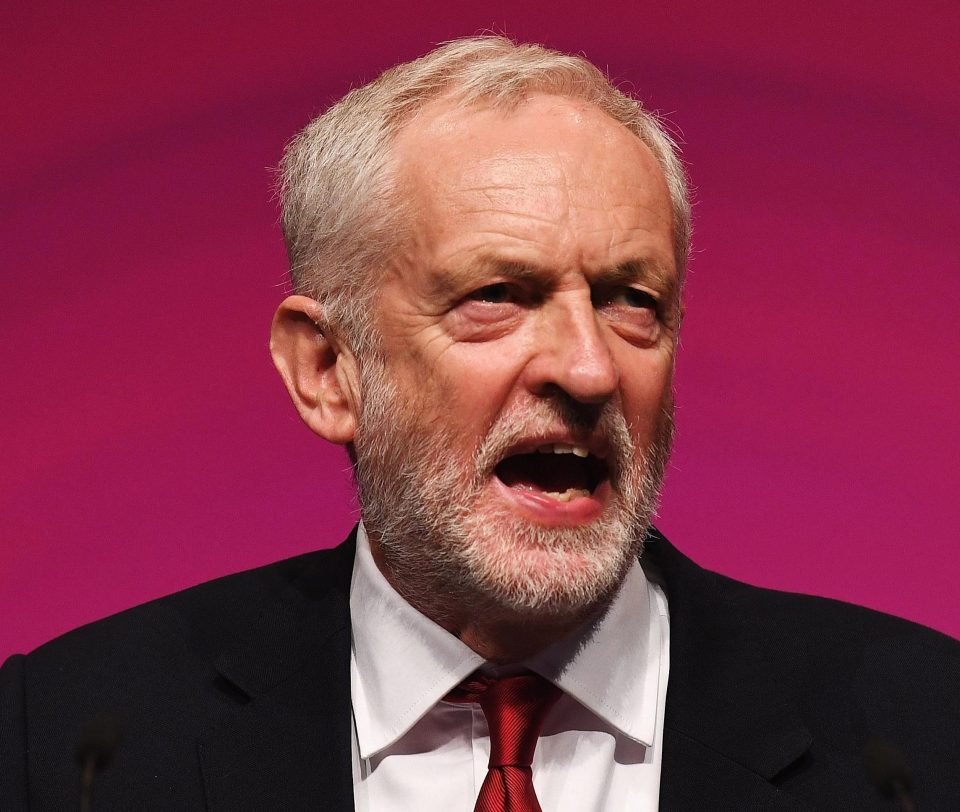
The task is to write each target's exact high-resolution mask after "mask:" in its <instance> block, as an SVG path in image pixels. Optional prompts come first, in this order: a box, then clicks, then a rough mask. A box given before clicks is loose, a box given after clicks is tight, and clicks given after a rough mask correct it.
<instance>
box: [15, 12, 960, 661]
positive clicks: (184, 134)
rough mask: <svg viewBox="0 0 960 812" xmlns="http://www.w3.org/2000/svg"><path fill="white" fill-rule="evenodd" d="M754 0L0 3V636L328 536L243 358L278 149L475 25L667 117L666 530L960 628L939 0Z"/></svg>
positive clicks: (264, 265) (950, 56)
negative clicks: (674, 179) (670, 282)
mask: <svg viewBox="0 0 960 812" xmlns="http://www.w3.org/2000/svg"><path fill="white" fill-rule="evenodd" d="M770 5H771V4H769V3H767V4H761V3H756V4H736V5H723V4H708V3H703V2H702V0H696V1H695V2H691V1H690V0H682V1H678V0H673V1H672V2H670V3H665V4H657V7H656V8H654V7H652V6H651V7H650V8H646V9H645V8H644V7H643V4H638V3H636V2H629V3H597V2H591V3H579V4H566V3H558V2H551V3H542V4H531V3H523V4H520V3H517V4H516V8H514V7H513V6H512V5H511V4H507V3H499V4H498V3H490V4H480V5H474V6H472V7H471V8H470V9H469V10H467V9H466V8H463V9H458V8H456V7H455V6H451V5H450V4H449V3H441V2H432V1H431V2H426V3H424V2H420V3H418V4H409V5H408V4H397V3H390V2H379V3H361V2H351V3H337V4H333V3H329V4H326V6H327V7H325V4H323V3H317V2H309V3H308V2H303V3H275V2H274V3H269V4H266V3H264V4H262V5H260V6H259V7H253V6H252V5H249V6H244V4H243V3H239V4H238V3H236V2H229V3H227V2H224V3H203V2H196V0H193V1H192V2H176V3H159V4H138V3H119V2H118V3H112V4H111V3H96V2H86V3H82V4H75V3H67V2H61V3H40V2H33V3H29V4H21V5H20V6H19V7H18V8H17V9H16V10H15V11H11V10H10V9H8V11H7V13H6V14H5V15H4V18H5V19H4V28H5V31H6V36H5V37H4V41H5V42H4V47H3V49H2V51H0V66H2V70H0V75H2V76H3V77H4V79H3V82H2V83H0V102H2V110H3V116H4V119H5V121H6V123H5V125H4V127H3V129H2V136H0V137H2V150H0V211H2V217H3V244H2V257H0V262H2V265H0V267H2V272H3V275H4V285H3V291H4V295H3V297H2V299H0V340H2V347H3V352H2V355H0V381H2V386H3V390H2V391H3V399H2V403H0V425H2V428H0V432H2V435H0V444H2V445H0V533H2V538H0V618H2V621H0V656H2V655H5V654H7V653H10V652H12V651H15V650H26V649H29V648H31V647H33V646H35V645H37V644H39V643H40V642H42V641H43V640H45V639H47V638H49V637H51V636H53V635H55V634H58V633H60V632H62V631H65V630H67V629H69V628H71V627H73V626H76V625H78V624H80V623H83V622H86V621H89V620H93V619H95V618H98V617H101V616H103V615H106V614H108V613H111V612H114V611H117V610H119V609H122V608H124V607H127V606H129V605H132V604H134V603H138V602H141V601H143V600H146V599H149V598H151V597H155V596H158V595H161V594H164V593H167V592H171V591H173V590H176V589H179V588H181V587H184V586H187V585H190V584H193V583H196V582H199V581H202V580H205V579H208V578H211V577H214V576H216V575H219V574H223V573H227V572H231V571H235V570H239V569H243V568H247V567H252V566H255V565H257V564H260V563H263V562H266V561H270V560H273V559H277V558H281V557H285V556H290V555H293V554H295V553H298V552H300V551H303V550H308V549H311V548H316V547H323V546H329V545H331V544H334V543H336V542H337V541H338V540H340V538H341V537H342V536H343V535H344V534H345V532H346V531H347V529H348V528H349V527H350V525H351V523H352V522H353V521H354V518H355V515H356V514H355V508H354V507H353V504H354V503H353V501H352V500H353V498H352V489H351V486H350V482H349V477H348V475H347V473H346V469H347V461H346V458H345V456H344V455H343V453H342V452H341V451H339V450H336V449H334V448H332V447H329V446H327V445H325V444H324V443H323V442H321V441H320V440H318V439H317V438H315V437H314V436H313V435H312V434H310V433H309V432H308V430H307V429H306V428H305V427H303V426H302V425H301V424H300V422H299V420H298V418H297V417H296V416H295V414H294V411H293V409H292V407H291V406H290V404H289V403H288V402H287V397H286V395H285V393H284V392H283V391H282V388H281V385H280V383H279V380H278V379H276V377H275V374H274V373H273V370H272V367H271V366H270V362H269V359H268V356H267V351H266V341H267V338H266V337H267V329H268V325H269V322H270V317H271V314H272V311H273V308H274V307H275V305H276V303H277V302H278V301H279V300H280V298H281V296H282V294H283V292H284V289H285V287H284V274H285V263H284V260H285V257H284V253H283V248H282V245H281V241H280V235H279V229H278V227H277V225H276V221H277V212H276V206H275V202H274V200H273V199H272V193H271V182H272V181H271V174H270V171H269V170H268V167H270V166H271V165H274V164H275V163H276V161H277V159H278V156H279V155H280V152H281V149H282V147H283V144H284V142H285V140H286V139H287V138H288V137H289V136H290V135H291V134H292V133H293V132H294V131H295V130H296V129H298V128H299V127H300V126H302V125H303V124H305V123H306V122H307V120H308V119H309V118H310V117H311V116H312V115H314V114H316V113H317V112H319V111H320V110H321V109H322V108H324V107H325V106H326V105H327V104H328V103H329V102H330V101H331V100H332V99H334V98H336V97H337V96H339V95H341V94H342V93H343V92H344V91H346V90H347V89H348V88H349V87H350V86H352V85H355V84H357V83H360V82H362V81H364V80H367V79H370V78H372V77H373V76H375V75H376V73H377V72H379V70H381V69H383V68H385V67H387V66H388V65H390V64H391V63H393V62H395V61H397V60H400V59H406V58H409V57H413V56H415V55H417V54H420V53H422V52H423V51H425V50H427V49H428V48H429V47H430V45H431V44H433V43H436V42H438V41H442V40H444V39H449V38H451V37H454V36H459V35H463V34H468V33H474V32H476V31H479V30H481V29H488V28H495V29H498V30H506V31H507V32H508V33H510V34H512V35H514V36H516V37H518V38H520V39H530V40H538V41H542V42H545V43H547V44H549V45H552V46H555V47H559V48H562V49H566V50H574V51H583V52H584V53H585V54H586V55H587V56H588V57H590V58H591V59H593V60H594V61H595V62H597V63H598V64H600V65H601V66H604V67H606V68H608V69H609V72H610V73H611V74H612V75H613V76H614V77H617V78H618V79H620V80H621V81H622V82H623V84H625V85H626V86H627V87H630V88H632V89H634V90H635V91H636V92H637V93H638V94H639V95H640V96H641V98H643V99H644V100H646V101H647V102H648V103H649V104H650V105H652V106H653V107H655V108H657V109H659V110H661V111H664V112H667V113H668V114H669V117H670V118H671V119H672V121H673V122H674V123H675V125H676V128H677V130H678V131H679V132H680V133H681V134H682V141H683V143H684V152H685V155H686V157H687V159H688V161H689V164H690V166H691V171H692V176H693V180H694V183H695V185H696V187H697V194H696V197H697V205H696V210H695V217H696V232H697V233H696V252H695V256H694V259H693V265H692V272H691V276H690V281H689V288H688V315H687V320H686V323H685V325H684V336H683V350H682V355H681V359H680V366H679V380H678V399H679V414H678V419H679V431H680V433H679V439H678V443H677V450H676V455H675V459H674V463H673V465H672V467H671V471H670V474H669V477H668V481H667V489H666V494H665V498H664V505H663V510H662V512H661V513H662V515H661V519H660V522H659V523H660V525H661V527H662V528H663V529H664V531H665V532H666V533H667V534H668V536H670V537H672V538H673V539H674V541H675V542H676V543H677V544H678V545H679V546H680V547H681V548H682V549H684V550H685V551H687V552H688V553H689V554H691V555H692V556H693V557H694V558H696V559H697V560H698V561H700V562H701V563H703V564H705V565H707V566H710V567H713V568H716V569H719V570H722V571H724V572H727V573H730V574H732V575H734V576H736V577H739V578H743V579H746V580H748V581H752V582H755V583H760V584H764V585H768V586H773V587H777V588H782V589H791V590H799V591H804V592H813V593H817V594H822V595H831V596H835V597H840V598H844V599H847V600H852V601H856V602H859V603H864V604H867V605H870V606H873V607H877V608H880V609H883V610H886V611H889V612H893V613H895V614H899V615H903V616H905V617H909V618H912V619H915V620H918V621H921V622H923V623H926V624H929V625H932V626H935V627H937V628H940V629H943V630H945V631H947V632H949V633H952V634H953V635H955V636H960V612H958V608H960V599H958V597H957V586H956V582H957V575H958V570H960V553H958V552H957V550H956V546H955V543H954V540H955V538H956V528H957V526H958V524H960V521H958V520H960V508H958V497H957V493H958V491H960V487H958V486H960V474H958V458H960V429H958V424H957V419H956V415H957V412H958V409H960V385H958V382H960V361H958V352H957V351H958V337H960V332H958V328H957V318H958V313H960V273H958V262H957V256H958V247H957V242H958V237H957V235H958V230H960V222H958V220H960V218H958V209H960V203H958V200H960V158H958V156H960V149H958V140H960V93H958V91H957V87H958V80H960V56H958V54H960V49H958V48H957V46H956V41H957V32H958V30H960V12H958V10H957V9H958V5H957V4H956V3H954V2H952V1H951V2H927V3H923V2H919V3H918V2H914V3H911V4H905V3H904V4H896V5H894V4H891V3H882V2H877V0H848V2H844V3H842V4H838V3H835V2H833V0H831V1H830V2H813V3H810V2H807V3H782V4H773V5H779V6H780V8H779V9H778V10H775V11H773V10H771V9H770V8H769V6H770ZM762 6H764V7H763V8H762ZM837 6H839V7H840V8H837ZM81 8H82V9H83V10H82V11H80V10H78V9H81Z"/></svg>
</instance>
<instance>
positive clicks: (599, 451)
mask: <svg viewBox="0 0 960 812" xmlns="http://www.w3.org/2000/svg"><path fill="white" fill-rule="evenodd" d="M525 48H526V49H528V50H523V49H525ZM437 54H439V55H437ZM432 58H433V59H434V60H435V61H438V62H439V63H440V64H450V65H451V67H450V70H451V71H454V72H456V70H459V71H461V72H462V71H463V70H465V69H466V68H467V67H469V68H470V71H471V75H474V74H475V78H474V83H473V87H474V88H476V87H481V86H483V87H495V85H491V84H489V83H488V84H483V82H482V81H481V79H480V78H476V77H482V76H486V73H484V71H482V70H481V69H480V64H481V63H483V62H484V60H485V59H490V60H492V61H493V62H495V63H497V65H496V66H495V67H496V69H497V70H500V72H501V74H502V72H503V71H502V67H503V66H502V64H500V63H502V62H504V61H506V62H508V63H510V62H511V60H513V62H512V63H511V64H514V63H517V62H522V61H523V60H524V59H531V60H532V59H534V58H536V59H539V60H540V61H541V62H548V63H549V62H552V63H555V67H556V71H557V76H554V75H553V74H552V73H551V72H550V70H548V69H547V67H544V68H543V70H542V72H541V74H536V75H529V76H527V78H526V79H525V80H524V81H522V82H521V81H520V80H519V79H515V80H514V82H513V93H514V94H515V95H510V93H509V92H508V90H507V89H502V92H500V95H487V93H486V91H485V92H484V93H479V92H471V91H469V90H468V88H466V87H465V86H463V85H462V80H461V83H460V84H449V83H448V85H447V86H446V87H445V88H443V89H442V90H441V91H440V92H433V93H432V95H431V96H430V98H429V99H428V100H426V101H424V102H423V103H421V104H419V105H417V106H416V107H415V108H411V109H409V110H407V112H406V114H405V115H404V116H403V119H402V126H399V127H397V128H396V130H395V131H394V132H393V134H392V136H391V138H390V139H389V141H388V147H387V149H386V152H385V154H384V155H383V156H381V157H382V160H381V161H380V165H379V166H380V169H379V173H380V177H381V178H385V179H387V180H388V184H387V186H386V187H384V188H383V189H382V195H381V197H379V198H376V197H375V196H374V195H371V193H370V192H369V191H366V192H363V191H361V190H358V192H357V193H358V195H359V196H360V197H365V198H366V199H368V200H369V199H371V198H372V199H374V201H389V207H390V208H392V209H393V210H395V212H396V214H397V218H396V219H395V220H394V222H395V224H396V225H395V229H396V230H395V232H394V233H391V234H386V233H382V232H378V233H379V235H380V236H379V238H378V239H381V242H380V243H379V245H380V247H381V248H384V247H385V246H387V245H388V244H389V246H390V247H389V250H388V251H387V253H385V254H381V255H380V256H379V258H378V259H377V260H375V261H374V260H370V262H373V264H372V265H367V266H365V267H364V269H363V272H362V279H364V280H367V281H361V280H358V279H353V280H352V281H351V282H350V284H349V285H343V284H341V283H340V282H336V281H329V280H328V282H326V283H324V284H326V285H327V288H328V290H327V292H323V291H322V290H321V287H322V286H321V285H320V284H319V283H317V287H314V288H309V287H308V288H307V289H309V290H310V291H311V293H312V294H313V297H316V299H317V300H319V304H317V303H315V302H314V300H313V298H305V297H302V296H294V297H291V299H288V300H287V302H286V303H285V304H284V305H283V306H281V309H280V311H279V312H278V317H277V320H276V322H275V328H274V341H273V346H274V355H275V359H276V360H277V364H278V367H279V368H280V370H281V373H282V374H283V376H284V378H285V380H286V382H287V384H288V387H289V388H290V391H291V394H292V395H293V397H294V401H295V402H296V403H297V405H298V407H299V409H300V411H301V414H302V415H303V416H304V419H305V420H306V421H307V422H308V424H310V425H311V426H312V427H313V428H314V430H315V431H317V432H318V433H319V434H321V435H322V436H324V437H326V438H327V439H331V440H334V441H337V442H343V443H348V444H351V445H352V447H353V449H354V454H355V459H356V475H357V481H358V484H359V488H360V495H361V505H362V511H363V516H364V521H365V524H366V526H367V528H368V532H369V534H370V537H371V542H372V546H373V549H374V554H375V557H376V558H377V563H378V564H379V565H380V566H381V569H383V570H384V572H385V573H386V574H387V575H388V578H390V579H391V581H392V582H393V583H394V586H395V587H397V588H398V589H399V590H400V591H401V592H402V593H403V594H404V595H405V597H407V598H408V600H410V601H411V602H412V603H414V605H417V606H418V607H419V608H421V609H423V610H424V611H426V613H427V614H429V615H431V616H433V617H434V619H451V618H452V620H451V623H452V624H453V625H456V623H457V622H458V621H457V619H456V618H455V617H453V616H455V615H456V614H457V613H458V612H459V613H460V614H465V615H469V616H474V617H475V616H480V615H485V616H496V615H497V614H498V613H500V614H502V615H504V616H512V617H514V618H517V617H523V616H529V617H534V616H539V617H555V618H559V619H569V618H572V617H576V616H578V615H579V616H583V615H585V614H589V612H590V611H593V610H595V609H596V608H597V607H598V606H600V605H602V604H603V602H604V600H605V599H606V598H607V597H609V595H610V594H612V592H613V590H615V588H616V586H617V585H618V584H619V583H620V580H621V579H622V576H623V574H624V572H625V570H626V568H627V566H628V565H629V562H630V560H631V558H632V557H633V555H634V554H635V553H636V551H637V550H638V547H639V544H640V540H641V538H642V535H643V532H644V530H645V528H646V526H647V522H648V520H649V517H650V515H651V514H652V512H653V510H654V507H655V504H656V497H657V490H658V487H659V482H660V479H661V477H662V473H663V468H664V466H665V463H666V459H667V455H668V451H669V444H670V435H671V430H672V400H671V381H672V371H673V358H674V348H675V343H676V331H677V326H678V321H679V289H680V283H681V264H682V262H683V261H684V260H685V257H686V250H687V249H686V240H687V238H688V231H689V226H688V220H687V219H685V218H687V217H688V215H689V212H688V210H687V208H686V202H685V200H684V199H683V198H682V197H681V198H680V199H679V202H678V198H677V197H676V192H677V190H678V189H679V191H680V192H681V193H682V192H683V178H682V173H681V172H680V169H679V164H678V163H677V162H676V159H675V157H674V156H673V153H672V152H671V151H669V142H668V141H667V140H666V137H665V136H664V135H662V133H660V131H659V130H657V131H656V135H655V136H649V137H648V138H642V137H637V134H636V130H635V129H634V128H628V127H626V126H624V124H623V123H621V121H620V120H619V119H618V118H615V117H612V116H611V114H610V111H609V110H608V107H609V106H610V105H609V104H608V105H607V107H604V106H602V105H601V104H600V102H599V101H598V99H601V98H607V97H609V96H610V94H614V96H615V97H616V98H620V99H623V97H621V96H619V94H617V93H616V91H614V90H612V89H610V88H609V86H608V85H607V84H606V81H605V80H603V84H604V87H605V88H607V90H606V91H605V94H606V95H604V94H603V93H601V92H600V91H599V90H598V89H597V88H596V87H595V86H594V84H591V83H592V82H594V80H596V78H597V77H598V76H599V74H598V73H597V72H596V71H595V69H593V68H592V67H583V66H584V65H586V64H587V63H583V62H582V60H575V59H573V58H570V57H564V56H561V55H554V54H551V53H550V52H545V51H542V50H541V49H536V50H532V51H531V50H529V46H522V47H521V48H517V47H516V46H513V45H511V44H509V43H505V42H504V41H502V40H492V41H487V40H481V41H468V42H466V43H455V44H454V45H451V46H445V49H441V50H440V51H439V52H435V54H434V55H432ZM426 59H427V60H430V59H431V57H427V58H426ZM454 65H455V66H457V67H456V69H455V68H454V67H453V66H454ZM416 66H417V63H413V65H412V66H401V68H397V69H394V71H395V72H398V71H403V70H404V69H406V70H408V71H414V72H416V70H417V69H416ZM514 68H515V69H516V70H519V68H516V64H514ZM574 68H576V70H574ZM421 70H426V69H425V68H424V69H421ZM578 71H579V73H578ZM575 74H576V75H578V76H579V75H581V74H584V75H586V77H587V79H589V80H590V81H589V82H588V81H587V79H582V80H577V81H575V80H574V79H573V78H572V77H573V76H574V75H575ZM442 77H443V74H442V72H440V73H438V74H436V75H435V76H433V79H432V80H431V81H430V82H427V83H426V86H428V87H430V88H433V87H434V86H435V85H436V84H437V83H438V81H439V79H440V78H442ZM501 78H503V77H501ZM535 78H536V81H535ZM601 78H602V77H601ZM397 81H399V80H397V79H396V78H391V73H390V72H388V74H387V75H386V77H381V79H380V80H378V82H380V83H384V84H386V85H391V83H393V84H394V85H395V84H396V82H397ZM424 81H425V80H424ZM506 81H507V80H506V79H504V82H506ZM578 82H579V83H578ZM375 84H376V83H375ZM381 90H382V89H381ZM394 91H396V87H394ZM574 91H576V92H574ZM365 92H366V93H367V96H369V95H370V94H371V93H372V91H368V90H367V89H366V88H362V89H361V90H360V91H355V94H356V93H359V94H364V93H365ZM411 92H412V91H409V90H408V91H407V93H408V94H409V93H411ZM491 92H492V91H491ZM353 95H354V94H351V96H353ZM404 98H406V96H404ZM350 100H351V97H350V96H348V97H347V99H345V100H344V102H341V105H343V104H345V103H347V102H350ZM360 101H362V99H361V100H360ZM360 101H358V100H357V99H354V100H353V104H354V106H355V105H357V104H360ZM397 104H399V102H396V101H395V102H394V105H395V106H396V105H397ZM630 106H632V107H631V109H633V110H634V112H633V116H634V118H633V119H631V121H634V122H635V121H636V120H638V119H637V116H638V115H640V114H639V113H637V112H636V107H635V103H634V102H629V105H628V103H627V102H626V100H625V101H624V102H623V104H622V105H621V106H620V107H619V108H617V109H619V110H620V111H621V112H623V111H624V110H626V109H627V108H628V107H630ZM327 115H330V114H329V113H328V114H327ZM642 115H644V116H645V115H646V114H642ZM374 118H375V119H377V121H379V122H380V123H381V124H382V116H380V117H378V114H375V115H374ZM316 126H317V125H311V127H312V128H315V127H316ZM645 126H651V127H652V126H654V125H653V123H652V120H651V119H649V118H647V119H645ZM310 129H311V128H308V130H307V131H306V133H309V131H310ZM328 129H329V127H328ZM308 137H309V136H308V135H307V134H302V135H301V136H300V140H301V143H300V144H298V145H295V146H294V147H293V148H292V150H291V152H290V153H289V154H288V163H287V172H288V180H287V184H288V186H287V188H288V189H290V188H292V187H293V186H292V183H291V180H290V178H291V174H290V173H291V172H292V171H293V170H292V167H293V165H294V164H295V163H297V162H299V163H300V165H301V170H300V171H307V172H309V166H310V165H311V162H310V161H305V160H304V158H303V156H304V154H306V152H309V150H307V148H306V147H304V145H303V143H302V142H303V139H305V138H308ZM651 138H652V140H653V145H654V148H651V146H650V145H649V139H651ZM664 149H666V150H667V152H664V151H663V150H664ZM658 150H660V151H659V152H658ZM298 151H299V154H300V157H299V158H296V160H293V159H291V158H290V156H292V155H295V154H296V153H297V152H298ZM326 160H329V157H327V158H326ZM314 164H315V161H314ZM665 166H666V167H667V168H668V169H670V170H671V171H673V170H676V172H677V173H679V174H675V175H674V176H673V178H672V180H673V183H672V184H671V182H670V181H669V180H668V176H667V175H666V174H665V172H664V167H665ZM299 183H300V188H301V189H303V188H307V187H309V186H310V181H309V179H307V180H303V181H300V182H299ZM299 194H300V196H301V201H302V200H303V192H300V193H299ZM401 195H402V200H401ZM340 199H341V198H336V200H340ZM286 205H287V206H288V208H289V206H290V205H291V204H290V200H289V198H288V200H287V201H286ZM301 205H302V206H306V204H304V203H302V202H301ZM374 209H380V206H379V204H375V205H374ZM380 213H381V214H386V213H387V212H386V211H385V210H384V211H381V212H380ZM310 216H313V215H310V214H308V213H305V212H301V213H299V214H296V215H290V214H285V223H286V228H287V233H288V235H289V234H290V230H291V228H293V225H292V224H294V223H300V224H301V225H303V224H304V223H306V222H307V221H308V220H309V219H310ZM371 217H372V215H371ZM328 219H329V218H328ZM373 219H375V218H373ZM373 219H370V218H368V219H367V221H366V223H367V226H371V223H372V222H373ZM314 220H315V221H316V217H315V216H314ZM320 236H321V237H322V238H323V239H328V238H329V234H328V233H327V232H325V233H324V234H323V235H320ZM347 236H348V235H340V236H338V237H337V239H339V240H340V241H341V242H343V241H344V238H345V237H347ZM288 239H289V236H288ZM310 239H311V235H309V234H306V235H304V236H302V237H299V238H296V239H292V240H291V243H290V244H291V248H290V252H291V258H292V262H293V264H294V267H295V269H296V268H298V263H299V264H301V265H303V267H301V268H299V269H297V270H296V271H295V277H296V278H298V279H300V280H304V279H308V278H313V277H311V275H310V274H306V275H305V274H304V271H305V270H307V267H308V263H307V262H306V260H303V259H301V260H298V259H297V257H298V256H303V252H304V251H305V250H306V249H305V248H304V246H305V245H306V244H307V243H308V242H309V241H310ZM353 239H354V240H357V239H358V238H357V236H356V235H353ZM359 239H360V240H361V241H362V240H363V239H364V237H363V236H362V235H361V237H360V238H359ZM298 240H299V242H298ZM678 240H679V242H678ZM312 250H313V251H314V253H313V254H311V256H317V253H316V252H317V251H319V250H320V249H312ZM360 250H361V249H360V248H357V251H356V252H355V257H354V258H356V256H357V255H358V253H359V252H360ZM308 254H309V252H308ZM310 268H311V269H312V271H313V272H320V271H329V272H330V273H331V274H332V276H333V277H337V276H338V271H340V270H342V268H338V267H331V268H313V267H312V266H310ZM297 284H307V283H304V282H302V281H299V282H298V283H297ZM368 284H372V285H373V288H372V291H373V292H372V293H365V292H364V291H363V287H364V285H368ZM350 285H352V287H350ZM344 292H346V298H345V299H344V300H343V301H344V302H346V304H336V300H337V297H338V296H341V295H342V294H344ZM351 296H356V297H358V301H363V302H364V303H365V304H364V308H365V309H364V319H363V321H362V322H360V323H358V324H352V325H348V324H345V323H343V321H342V320H343V319H345V318H350V312H351V309H350V303H351V301H352V299H351V298H350V297H351ZM365 296H368V297H369V298H364V297H365ZM314 322H316V323H318V324H319V325H320V329H321V331H322V332H317V328H316V327H315V325H314Z"/></svg>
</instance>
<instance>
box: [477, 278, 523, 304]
mask: <svg viewBox="0 0 960 812" xmlns="http://www.w3.org/2000/svg"><path fill="white" fill-rule="evenodd" d="M467 298H468V299H470V300H471V301H474V302H489V303H490V304H504V303H506V302H510V301H512V300H513V299H514V298H515V297H514V294H513V291H512V290H511V289H510V286H509V285H508V284H507V283H506V282H497V283H496V284H493V285H484V286H483V287H482V288H478V289H477V290H475V291H473V292H472V293H470V294H469V295H468V296H467Z"/></svg>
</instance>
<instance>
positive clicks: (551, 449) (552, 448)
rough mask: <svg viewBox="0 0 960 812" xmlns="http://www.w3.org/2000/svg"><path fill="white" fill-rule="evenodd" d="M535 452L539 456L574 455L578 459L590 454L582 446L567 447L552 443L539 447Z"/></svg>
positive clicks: (563, 444) (564, 444)
mask: <svg viewBox="0 0 960 812" xmlns="http://www.w3.org/2000/svg"><path fill="white" fill-rule="evenodd" d="M537 451H538V452H539V453H540V454H576V455H577V456H578V457H586V456H588V455H589V454H590V451H589V449H588V448H587V447H586V446H582V445H567V444H566V443H553V444H548V445H542V446H540V447H539V448H538V449H537Z"/></svg>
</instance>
